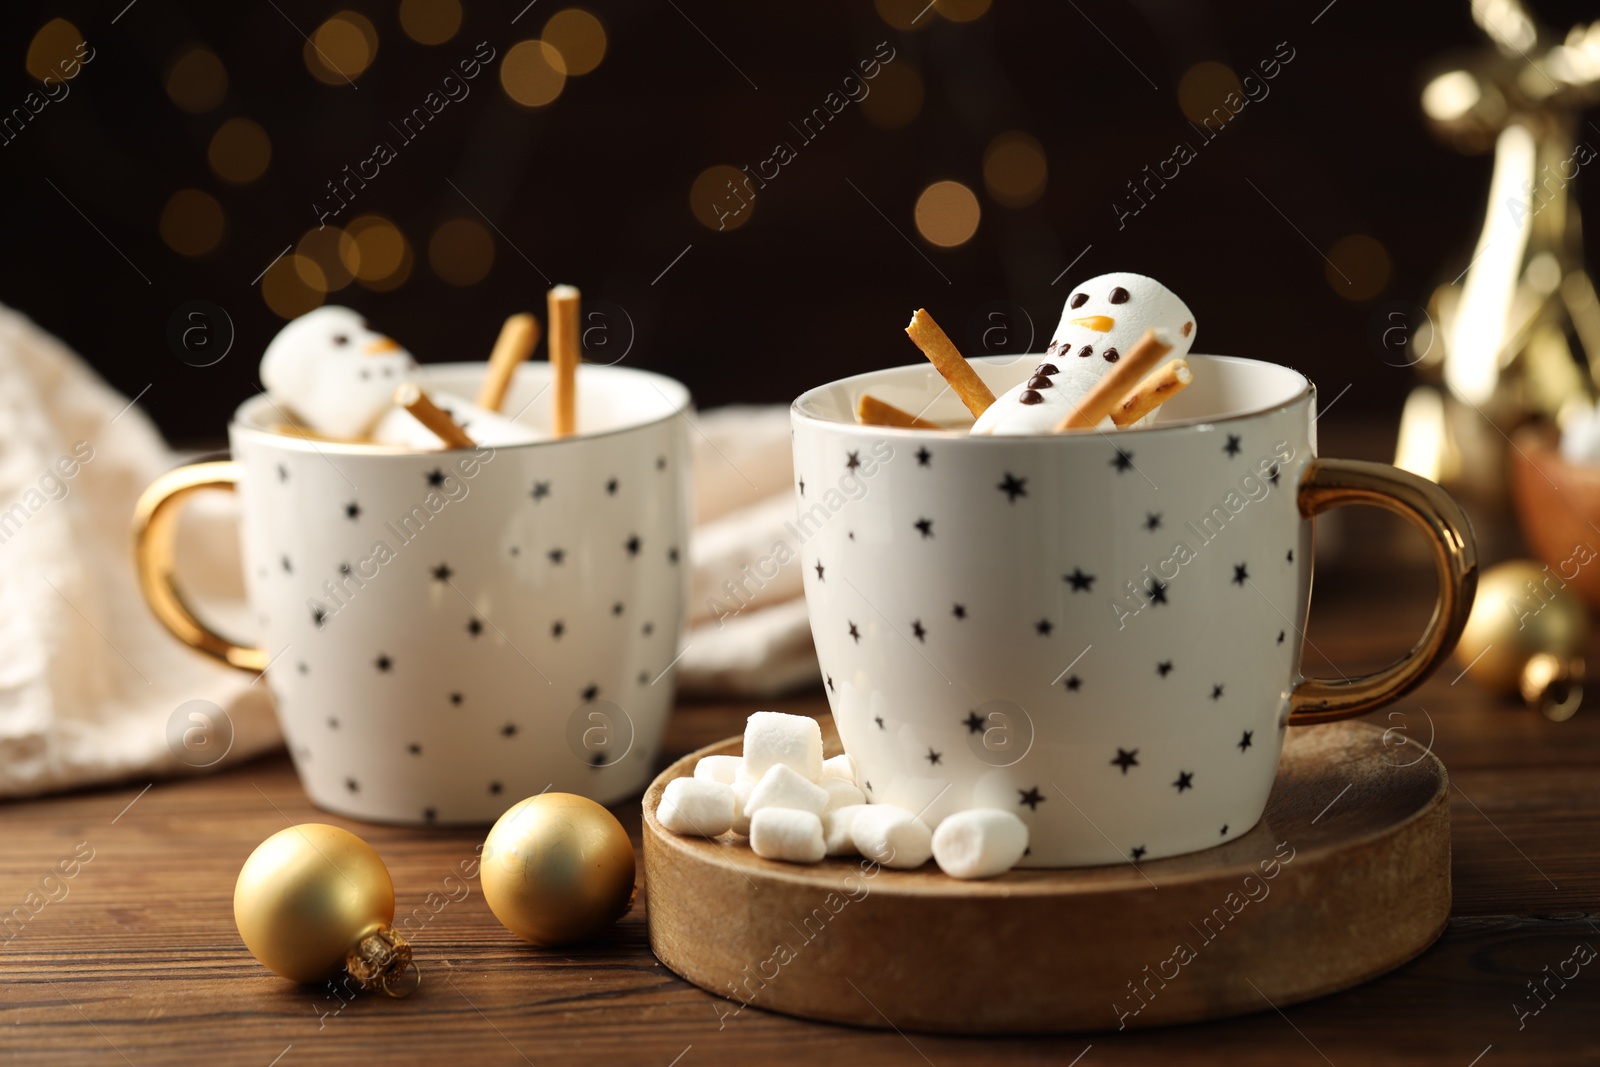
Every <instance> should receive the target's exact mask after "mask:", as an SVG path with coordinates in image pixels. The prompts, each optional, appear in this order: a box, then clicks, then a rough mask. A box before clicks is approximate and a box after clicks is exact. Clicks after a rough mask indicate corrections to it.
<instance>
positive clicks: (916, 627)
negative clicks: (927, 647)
mask: <svg viewBox="0 0 1600 1067" xmlns="http://www.w3.org/2000/svg"><path fill="white" fill-rule="evenodd" d="M911 634H912V636H913V637H915V638H916V639H917V640H918V641H921V642H922V643H923V644H927V643H928V631H927V628H926V627H924V626H923V625H922V620H921V619H912V620H911Z"/></svg>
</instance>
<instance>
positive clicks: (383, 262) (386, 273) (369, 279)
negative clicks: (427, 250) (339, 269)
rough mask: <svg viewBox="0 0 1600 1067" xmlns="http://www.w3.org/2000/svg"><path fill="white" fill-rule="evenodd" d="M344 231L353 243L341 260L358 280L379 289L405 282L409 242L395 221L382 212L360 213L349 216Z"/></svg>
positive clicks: (398, 285) (409, 248)
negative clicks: (347, 224)
mask: <svg viewBox="0 0 1600 1067" xmlns="http://www.w3.org/2000/svg"><path fill="white" fill-rule="evenodd" d="M345 232H346V233H348V234H349V235H350V238H351V240H352V241H354V242H355V247H354V249H353V250H352V251H351V252H350V253H349V254H348V255H347V256H346V258H345V260H344V263H345V266H346V267H347V268H348V269H349V270H350V272H351V273H352V274H354V275H355V276H356V280H357V281H359V282H360V283H361V284H362V285H363V286H365V287H366V288H368V289H372V290H374V291H376V292H380V293H381V292H387V291H388V290H390V289H397V288H399V287H400V286H401V285H403V284H405V281H406V279H407V278H409V277H410V276H411V262H412V257H411V243H410V242H409V241H407V240H406V236H405V234H403V233H401V232H400V230H399V228H398V227H396V226H395V224H394V223H392V222H390V221H389V220H388V219H386V218H384V217H383V216H382V215H362V216H360V217H359V218H355V219H351V220H350V225H349V226H346V227H345Z"/></svg>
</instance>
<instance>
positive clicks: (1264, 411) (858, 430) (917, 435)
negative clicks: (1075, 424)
mask: <svg viewBox="0 0 1600 1067" xmlns="http://www.w3.org/2000/svg"><path fill="white" fill-rule="evenodd" d="M1047 354H1048V353H1043V352H1040V353H1033V352H1024V353H1017V354H1012V355H999V356H977V357H975V358H973V359H971V360H969V362H972V363H984V364H991V365H993V364H998V365H1001V366H1009V365H1011V364H1012V363H1014V362H1016V361H1017V360H1019V359H1033V358H1035V357H1036V356H1037V357H1038V358H1040V359H1043V358H1044V357H1045V356H1046V355H1047ZM1184 358H1185V359H1198V360H1204V361H1207V362H1214V363H1235V364H1242V365H1246V366H1252V367H1271V368H1273V369H1275V370H1282V371H1287V372H1289V373H1290V374H1292V375H1294V376H1295V377H1296V378H1298V379H1300V386H1299V388H1298V389H1296V390H1295V392H1294V395H1293V396H1291V397H1289V398H1288V399H1287V400H1283V401H1281V402H1279V403H1276V404H1269V405H1266V406H1264V407H1256V408H1247V409H1245V410H1243V411H1235V412H1230V413H1229V414H1226V415H1210V416H1202V417H1197V418H1191V419H1179V420H1177V421H1175V422H1165V423H1160V424H1158V425H1154V426H1139V427H1135V428H1132V429H1119V430H1117V431H1116V435H1117V436H1118V437H1122V436H1124V435H1126V434H1157V433H1162V432H1165V431H1176V430H1188V429H1194V428H1195V427H1199V426H1217V425H1222V424H1230V423H1236V422H1243V421H1244V420H1246V419H1254V418H1259V417H1260V416H1263V415H1272V414H1276V413H1278V412H1283V411H1288V410H1290V409H1291V408H1294V407H1296V406H1298V405H1299V404H1301V403H1303V402H1304V401H1306V400H1307V398H1309V399H1310V400H1311V402H1312V403H1315V402H1316V398H1317V385H1316V383H1315V382H1313V381H1312V380H1311V379H1310V378H1308V377H1306V376H1305V375H1304V374H1302V373H1301V372H1300V371H1298V370H1295V369H1294V368H1293V367H1289V366H1285V365H1284V364H1282V363H1272V362H1269V361H1268V360H1264V359H1250V358H1249V357H1247V356H1217V355H1206V354H1191V355H1188V356H1185V357H1184ZM1001 361H1005V362H1003V363H1002V362H1001ZM917 367H923V368H926V369H930V370H931V369H932V365H931V364H929V363H927V362H923V363H904V364H900V365H899V366H895V367H880V368H878V369H877V370H870V371H863V372H862V373H860V374H852V375H849V376H848V377H844V378H835V379H834V380H833V381H831V382H824V383H823V384H822V385H817V386H812V387H811V388H810V389H807V390H806V391H805V392H803V393H801V394H800V395H799V396H797V397H795V399H794V400H793V401H791V402H790V404H789V417H790V419H791V420H792V421H794V422H796V423H802V422H803V423H805V424H807V425H808V426H813V427H823V428H826V429H828V430H830V431H833V432H838V433H854V434H856V435H858V436H872V437H880V436H883V435H885V434H889V435H892V436H895V437H899V438H904V439H906V440H924V441H950V440H954V439H955V438H957V437H959V438H963V439H965V440H968V441H973V442H979V441H986V442H993V443H999V444H1004V443H1016V442H1018V441H1071V440H1074V439H1076V438H1083V437H1088V436H1090V435H1089V434H1084V433H1076V432H1074V433H1049V432H1044V433H1027V434H972V433H968V432H966V431H964V430H961V429H959V428H949V429H946V428H943V427H941V428H939V429H935V430H924V429H918V428H916V427H912V426H876V425H867V424H863V423H859V422H845V421H843V420H840V419H825V418H822V417H821V416H819V415H813V414H811V413H810V412H808V411H805V410H804V409H803V407H802V405H805V404H807V403H810V402H813V401H814V398H816V397H817V396H819V395H820V394H822V393H823V391H824V390H830V389H836V388H838V387H839V386H842V385H849V384H851V383H860V382H863V381H865V380H866V379H872V378H877V377H879V376H881V375H885V374H890V373H893V372H895V371H902V370H906V369H908V368H917Z"/></svg>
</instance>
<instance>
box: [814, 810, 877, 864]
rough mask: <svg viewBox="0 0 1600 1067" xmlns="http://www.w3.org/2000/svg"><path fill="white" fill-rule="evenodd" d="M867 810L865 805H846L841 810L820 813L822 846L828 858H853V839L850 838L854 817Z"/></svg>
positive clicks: (855, 853) (854, 850) (854, 821)
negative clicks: (826, 851)
mask: <svg viewBox="0 0 1600 1067" xmlns="http://www.w3.org/2000/svg"><path fill="white" fill-rule="evenodd" d="M866 810H867V806H866V805H865V804H847V805H845V806H844V807H842V808H834V809H833V810H832V811H826V812H823V813H822V844H823V847H824V848H826V849H827V850H828V855H830V856H854V855H857V854H858V852H859V850H858V849H857V848H856V842H855V838H854V837H852V836H851V834H852V831H853V829H854V827H855V824H856V816H857V815H858V814H860V813H861V812H863V811H866Z"/></svg>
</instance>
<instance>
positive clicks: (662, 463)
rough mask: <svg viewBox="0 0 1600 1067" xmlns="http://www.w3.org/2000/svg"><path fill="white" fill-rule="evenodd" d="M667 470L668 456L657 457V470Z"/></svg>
mask: <svg viewBox="0 0 1600 1067" xmlns="http://www.w3.org/2000/svg"><path fill="white" fill-rule="evenodd" d="M666 469H667V457H666V456H657V457H656V470H658V471H664V470H666Z"/></svg>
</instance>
